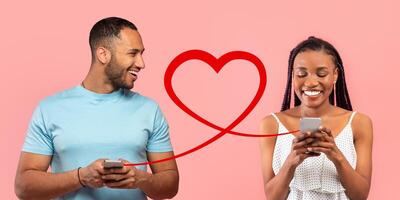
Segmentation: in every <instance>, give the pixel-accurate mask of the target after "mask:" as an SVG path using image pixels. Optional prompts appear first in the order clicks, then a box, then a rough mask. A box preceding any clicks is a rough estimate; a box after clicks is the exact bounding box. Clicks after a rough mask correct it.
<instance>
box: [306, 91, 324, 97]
mask: <svg viewBox="0 0 400 200" xmlns="http://www.w3.org/2000/svg"><path fill="white" fill-rule="evenodd" d="M319 93H321V91H310V90H306V91H304V94H306V95H307V96H316V95H319Z"/></svg>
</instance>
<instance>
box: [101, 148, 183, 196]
mask: <svg viewBox="0 0 400 200" xmlns="http://www.w3.org/2000/svg"><path fill="white" fill-rule="evenodd" d="M173 155H174V153H173V152H172V151H171V152H163V153H154V152H148V153H147V158H148V160H149V161H155V160H160V159H164V158H169V157H172V156H173ZM150 168H151V171H152V173H148V172H145V171H141V170H138V169H136V168H134V167H123V168H122V169H110V170H105V173H106V174H107V175H104V176H103V180H104V181H105V185H106V186H107V187H110V188H139V189H140V190H142V191H143V192H144V193H145V194H146V195H147V196H149V197H150V198H152V199H171V198H173V197H174V196H175V195H176V194H177V193H178V185H179V174H178V167H177V165H176V162H175V160H169V161H165V162H161V163H156V164H151V165H150Z"/></svg>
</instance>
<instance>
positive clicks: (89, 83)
mask: <svg viewBox="0 0 400 200" xmlns="http://www.w3.org/2000/svg"><path fill="white" fill-rule="evenodd" d="M82 87H84V88H85V89H87V90H90V91H92V92H95V93H99V94H108V93H111V92H114V91H115V90H117V89H118V88H115V87H114V86H113V85H112V84H111V83H109V81H107V80H106V78H105V77H104V75H102V74H101V73H95V72H93V71H89V73H88V75H87V76H86V78H85V79H84V80H83V81H82Z"/></svg>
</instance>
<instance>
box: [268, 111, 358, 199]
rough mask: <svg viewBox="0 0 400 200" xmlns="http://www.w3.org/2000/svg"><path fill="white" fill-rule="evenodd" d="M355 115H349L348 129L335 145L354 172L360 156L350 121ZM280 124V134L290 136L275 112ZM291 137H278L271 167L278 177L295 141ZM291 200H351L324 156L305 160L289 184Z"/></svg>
mask: <svg viewBox="0 0 400 200" xmlns="http://www.w3.org/2000/svg"><path fill="white" fill-rule="evenodd" d="M355 113H356V112H353V113H352V114H351V116H350V119H349V120H348V122H347V124H346V125H345V127H344V128H343V129H342V131H341V132H340V133H339V134H338V135H337V136H336V138H335V143H336V146H337V147H338V148H339V149H340V151H341V152H342V153H343V155H344V156H345V158H346V159H347V161H348V162H349V163H350V165H351V167H353V169H355V167H356V161H357V154H356V150H355V148H354V142H353V130H352V128H351V121H352V120H353V117H354V115H355ZM272 115H273V116H274V117H275V119H276V121H277V123H278V125H279V130H278V132H279V133H287V132H288V130H287V129H286V127H285V126H284V125H283V124H282V123H281V122H280V120H279V118H278V117H277V116H276V115H275V114H274V113H272ZM294 138H295V137H294V136H293V135H292V134H286V135H282V136H278V137H277V139H276V143H275V149H274V155H273V163H272V167H273V170H274V173H275V174H278V172H279V170H280V169H281V167H282V165H283V163H284V162H285V160H286V158H287V157H288V155H289V153H290V151H291V147H292V140H293V139H294ZM289 190H290V191H289V195H288V198H287V199H289V200H292V199H296V200H299V199H307V200H309V199H310V200H312V199H318V200H325V199H327V200H328V199H329V200H343V199H349V198H348V197H347V196H346V194H345V193H344V191H345V189H344V188H343V186H342V184H341V183H340V181H339V177H338V174H337V171H336V168H335V165H334V164H333V162H332V161H330V160H329V159H328V158H327V157H326V155H325V154H324V153H321V155H320V156H317V157H310V158H307V159H305V160H304V161H303V162H302V163H301V164H300V165H299V166H298V167H297V168H296V171H295V174H294V177H293V179H292V181H291V182H290V184H289Z"/></svg>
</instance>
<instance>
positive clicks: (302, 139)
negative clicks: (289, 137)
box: [286, 132, 321, 167]
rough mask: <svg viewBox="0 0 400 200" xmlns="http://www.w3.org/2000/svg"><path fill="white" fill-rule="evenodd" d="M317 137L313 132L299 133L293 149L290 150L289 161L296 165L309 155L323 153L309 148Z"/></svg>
mask: <svg viewBox="0 0 400 200" xmlns="http://www.w3.org/2000/svg"><path fill="white" fill-rule="evenodd" d="M315 140H316V139H315V138H314V137H312V133H311V132H306V133H300V134H298V135H297V136H296V137H295V138H294V139H293V142H292V151H291V152H290V154H289V156H288V158H287V160H286V161H287V162H289V164H291V165H292V166H294V167H297V166H299V165H300V164H301V163H302V162H303V161H304V159H306V158H309V157H315V156H319V155H320V154H321V153H318V152H312V151H310V150H308V149H307V148H308V147H309V146H310V144H312V143H313V142H315Z"/></svg>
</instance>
